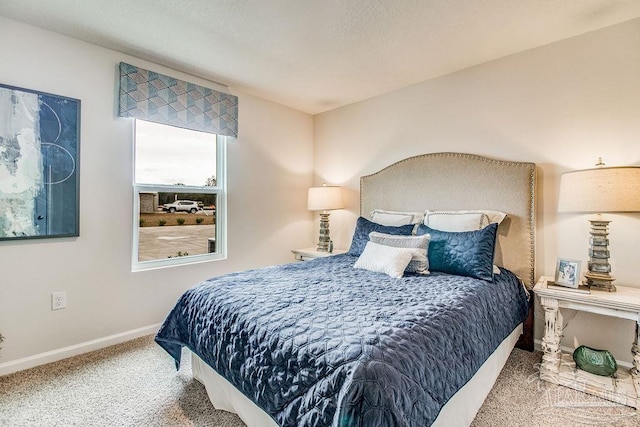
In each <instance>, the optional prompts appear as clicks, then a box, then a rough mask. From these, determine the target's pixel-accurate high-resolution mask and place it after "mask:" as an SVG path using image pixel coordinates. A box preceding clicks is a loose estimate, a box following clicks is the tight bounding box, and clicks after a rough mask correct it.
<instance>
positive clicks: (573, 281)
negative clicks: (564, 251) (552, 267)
mask: <svg viewBox="0 0 640 427" xmlns="http://www.w3.org/2000/svg"><path fill="white" fill-rule="evenodd" d="M581 264H582V261H580V260H577V259H567V258H558V262H557V263H556V276H555V284H556V285H561V286H566V287H569V288H578V286H579V284H580V265H581Z"/></svg>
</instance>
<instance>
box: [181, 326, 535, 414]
mask: <svg viewBox="0 0 640 427" xmlns="http://www.w3.org/2000/svg"><path fill="white" fill-rule="evenodd" d="M521 334H522V325H519V326H518V327H517V328H515V329H514V330H513V332H511V334H510V335H509V336H508V337H507V338H505V339H504V341H502V343H501V344H500V345H499V346H498V348H497V349H496V351H494V352H493V353H492V354H491V356H489V358H488V359H487V360H486V361H485V362H484V364H483V365H482V366H481V367H480V369H478V372H476V373H475V375H474V376H473V377H472V378H471V380H469V382H468V383H467V384H465V385H464V387H462V388H461V389H460V390H458V392H457V393H456V394H454V395H453V396H452V397H451V399H449V401H448V402H447V404H446V405H444V406H443V407H442V410H441V411H440V414H439V415H438V418H437V419H436V420H435V422H434V423H433V425H434V426H468V425H470V424H471V422H472V421H473V419H474V418H475V416H476V414H477V413H478V410H480V407H481V406H482V403H483V402H484V400H485V399H486V398H487V395H488V394H489V392H490V391H491V389H492V388H493V385H494V384H495V382H496V379H497V378H498V375H499V374H500V371H502V368H503V367H504V365H505V363H506V362H507V359H508V358H509V355H510V354H511V351H512V350H513V348H514V347H515V345H516V342H518V338H519V337H520V335H521ZM191 369H192V371H193V377H194V378H195V379H197V380H198V381H200V382H201V383H202V384H204V386H205V388H206V389H207V394H208V395H209V399H210V400H211V403H212V404H213V406H214V407H215V408H216V409H222V410H224V411H228V412H233V413H236V414H238V416H239V417H240V419H242V421H244V423H245V424H246V425H247V426H248V427H267V426H274V427H277V426H278V424H276V422H275V421H274V420H273V419H272V418H271V417H270V416H269V415H267V413H266V412H264V411H263V410H262V409H260V408H259V407H258V406H257V405H256V404H255V403H253V402H252V401H251V400H249V399H248V398H247V397H246V396H245V395H243V394H242V393H240V392H239V391H238V390H237V389H236V388H235V387H234V386H233V385H231V383H229V382H228V381H227V380H225V379H224V378H223V377H222V376H220V374H218V373H217V372H216V371H214V370H213V368H211V367H210V366H209V365H207V364H206V363H205V362H203V361H202V359H200V358H199V357H198V356H197V355H195V354H193V353H192V356H191Z"/></svg>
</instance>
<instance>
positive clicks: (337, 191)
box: [307, 186, 344, 211]
mask: <svg viewBox="0 0 640 427" xmlns="http://www.w3.org/2000/svg"><path fill="white" fill-rule="evenodd" d="M342 208H344V202H343V201H342V188H341V187H329V186H324V187H311V188H310V189H309V197H308V199H307V209H309V210H310V211H328V210H332V209H342Z"/></svg>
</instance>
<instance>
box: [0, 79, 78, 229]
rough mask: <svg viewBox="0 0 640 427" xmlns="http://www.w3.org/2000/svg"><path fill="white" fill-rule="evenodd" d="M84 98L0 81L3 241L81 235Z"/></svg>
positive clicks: (0, 183)
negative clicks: (70, 96)
mask: <svg viewBox="0 0 640 427" xmlns="http://www.w3.org/2000/svg"><path fill="white" fill-rule="evenodd" d="M79 149H80V100H78V99H72V98H66V97H63V96H58V95H52V94H48V93H42V92H37V91H34V90H29V89H22V88H17V87H12V86H5V85H2V84H0V240H14V239H38V238H47V237H73V236H78V235H79V224H78V223H79V207H80V204H79V197H80V194H79V184H80V174H79V154H80V151H79Z"/></svg>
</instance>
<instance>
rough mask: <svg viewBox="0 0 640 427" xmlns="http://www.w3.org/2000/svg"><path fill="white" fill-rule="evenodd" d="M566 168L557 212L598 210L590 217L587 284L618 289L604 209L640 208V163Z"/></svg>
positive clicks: (632, 209) (629, 209)
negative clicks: (621, 165) (612, 272)
mask: <svg viewBox="0 0 640 427" xmlns="http://www.w3.org/2000/svg"><path fill="white" fill-rule="evenodd" d="M596 166H598V167H596V168H594V169H585V170H578V171H573V172H566V173H564V174H562V176H561V177H560V196H559V200H558V212H582V213H595V214H597V215H596V217H595V218H593V219H590V220H589V222H590V223H591V237H590V238H589V245H590V246H589V263H588V271H587V273H586V274H585V275H584V276H585V278H586V279H587V285H588V286H590V287H592V288H595V289H601V290H605V291H609V292H615V291H616V287H615V286H614V285H613V283H612V282H613V281H614V280H615V278H614V277H613V276H612V275H611V265H610V264H609V237H608V236H609V223H610V222H611V221H608V220H605V219H603V217H602V213H604V212H640V166H623V167H604V163H602V159H598V163H597V164H596Z"/></svg>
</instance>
